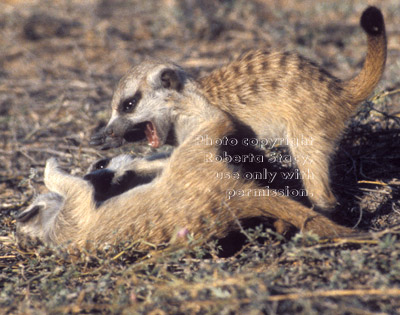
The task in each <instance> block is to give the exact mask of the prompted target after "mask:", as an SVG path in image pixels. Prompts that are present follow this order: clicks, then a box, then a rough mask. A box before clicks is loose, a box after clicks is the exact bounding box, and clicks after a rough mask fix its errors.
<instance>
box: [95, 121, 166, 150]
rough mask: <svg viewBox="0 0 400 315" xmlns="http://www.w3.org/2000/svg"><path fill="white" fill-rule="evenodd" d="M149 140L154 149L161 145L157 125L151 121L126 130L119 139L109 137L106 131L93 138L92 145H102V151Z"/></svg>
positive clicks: (112, 136) (113, 136)
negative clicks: (128, 143)
mask: <svg viewBox="0 0 400 315" xmlns="http://www.w3.org/2000/svg"><path fill="white" fill-rule="evenodd" d="M144 139H147V142H148V144H149V145H150V146H151V147H153V148H158V147H159V146H160V145H161V141H160V138H159V136H158V133H157V129H156V127H155V125H154V124H153V123H152V122H151V121H145V122H142V123H139V124H137V125H134V126H131V127H128V128H126V130H125V132H124V133H123V136H122V137H121V136H120V137H117V136H115V135H114V134H111V135H107V132H106V131H104V129H103V130H102V131H100V132H98V133H96V134H94V135H93V136H92V138H91V141H90V144H91V145H95V146H97V145H102V147H101V149H102V150H108V149H111V148H117V147H120V146H122V145H123V144H124V143H125V142H138V141H142V140H144Z"/></svg>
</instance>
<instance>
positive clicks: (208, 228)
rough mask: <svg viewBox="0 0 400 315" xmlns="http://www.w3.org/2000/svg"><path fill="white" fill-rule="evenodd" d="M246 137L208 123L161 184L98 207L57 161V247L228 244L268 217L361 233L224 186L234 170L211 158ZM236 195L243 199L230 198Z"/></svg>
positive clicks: (238, 186) (220, 123)
mask: <svg viewBox="0 0 400 315" xmlns="http://www.w3.org/2000/svg"><path fill="white" fill-rule="evenodd" d="M198 134H207V135H208V137H209V138H210V139H211V140H212V141H213V143H214V144H213V145H210V144H209V143H207V142H205V141H202V140H199V138H198V136H197V135H198ZM242 134H243V132H242V130H240V128H239V129H238V127H237V126H236V125H235V123H234V122H232V121H231V120H230V119H228V118H226V117H221V116H220V117H219V118H218V119H216V120H215V121H213V122H203V123H201V124H200V125H199V126H198V128H197V130H195V131H194V132H193V133H192V135H191V136H188V137H187V139H186V140H185V141H183V142H182V144H181V145H180V146H178V147H177V148H176V149H175V150H174V151H173V153H172V155H171V157H170V158H169V159H168V161H167V163H166V164H165V166H164V167H163V170H162V172H161V173H160V174H159V175H158V176H157V177H155V179H154V180H152V181H151V182H150V183H147V184H143V185H140V186H137V187H135V188H132V189H129V190H127V191H125V192H124V193H121V194H118V195H116V196H113V197H112V198H109V199H107V200H105V201H104V202H102V203H101V204H97V203H96V201H95V200H94V198H93V195H94V193H93V190H94V186H93V185H92V184H91V183H90V182H88V181H87V180H84V179H83V178H80V177H77V176H72V175H69V174H67V173H66V172H65V171H63V170H61V169H60V168H59V167H58V164H57V162H56V160H55V159H49V160H48V161H47V163H46V167H45V172H44V182H45V185H46V187H47V188H48V189H49V190H50V191H52V192H53V193H56V194H59V195H60V196H62V197H63V198H64V203H63V208H62V210H61V211H60V213H59V215H58V218H60V219H59V221H60V222H55V223H53V226H52V231H51V234H50V235H49V237H50V239H51V242H52V243H53V244H64V243H69V244H71V245H73V246H84V245H85V244H87V242H88V241H89V242H93V243H95V244H104V243H111V244H113V243H116V242H119V241H123V240H128V239H129V240H144V241H146V242H150V243H153V244H161V243H168V242H170V241H171V240H173V239H174V238H175V239H178V241H179V237H178V238H177V237H176V235H177V232H178V231H181V230H182V229H183V230H185V231H188V232H189V233H190V234H191V235H192V236H193V237H194V238H196V239H200V238H201V239H208V238H209V237H216V238H220V237H223V236H226V235H227V233H228V232H229V231H231V230H235V229H238V228H239V226H238V225H237V223H236V222H237V220H241V219H245V218H249V217H260V216H261V217H268V218H275V219H280V220H282V221H284V222H287V223H289V224H292V225H294V226H295V227H297V228H298V229H300V230H303V231H313V232H314V233H316V234H318V235H320V236H322V237H326V236H334V235H337V234H351V233H353V230H352V229H350V228H346V227H343V226H339V225H337V224H335V223H334V222H332V221H331V220H329V219H328V218H326V217H325V216H323V215H320V214H318V213H316V212H315V211H313V210H312V209H310V208H307V207H305V206H303V205H301V204H299V203H298V202H296V201H294V200H291V199H289V198H282V199H281V198H275V197H265V196H263V195H259V193H260V191H261V190H262V189H260V187H259V186H257V185H255V183H254V181H246V180H243V179H242V178H239V179H234V178H231V179H229V180H220V179H218V178H217V177H216V176H215V174H216V172H225V171H226V170H227V168H228V167H229V166H228V163H226V162H225V161H222V160H221V161H220V160H218V161H215V162H213V163H212V164H211V165H210V164H209V163H208V162H207V161H205V159H204V155H205V154H209V153H210V152H211V153H212V154H213V155H215V156H216V155H218V154H220V153H221V150H224V147H221V146H219V145H217V144H215V142H216V141H217V140H218V139H219V138H221V137H223V136H225V135H227V136H232V137H239V136H241V135H242ZM193 165H196V167H193ZM228 191H238V192H239V191H240V192H241V193H240V194H237V195H235V196H232V197H229V198H228V197H227V192H228ZM253 191H255V192H256V194H258V197H255V196H254V193H253ZM265 191H266V190H265ZM266 192H267V191H266ZM181 234H182V233H181Z"/></svg>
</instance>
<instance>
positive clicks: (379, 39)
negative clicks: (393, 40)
mask: <svg viewBox="0 0 400 315" xmlns="http://www.w3.org/2000/svg"><path fill="white" fill-rule="evenodd" d="M360 25H361V27H362V28H363V29H364V31H365V32H366V33H367V41H368V46H367V47H368V48H367V56H366V58H365V60H364V65H363V68H362V69H361V71H360V73H359V74H358V75H356V76H355V77H354V78H352V79H350V80H349V81H347V82H345V84H346V85H347V86H346V88H347V90H348V91H349V92H350V95H351V96H350V101H351V102H352V103H354V104H357V103H360V102H362V101H364V100H365V99H366V98H367V97H368V96H369V95H370V94H371V92H372V90H373V89H374V88H375V86H376V85H377V84H378V82H379V80H380V78H381V76H382V73H383V69H384V67H385V62H386V51H387V47H386V46H387V43H386V32H385V22H384V19H383V15H382V13H381V11H380V10H379V9H378V8H376V7H368V8H367V9H365V11H364V12H363V14H362V16H361V19H360Z"/></svg>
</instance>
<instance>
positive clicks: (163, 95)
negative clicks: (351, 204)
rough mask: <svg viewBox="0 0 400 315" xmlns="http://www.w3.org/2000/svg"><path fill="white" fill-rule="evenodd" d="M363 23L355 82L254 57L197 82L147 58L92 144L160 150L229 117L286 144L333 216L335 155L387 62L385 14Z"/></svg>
mask: <svg viewBox="0 0 400 315" xmlns="http://www.w3.org/2000/svg"><path fill="white" fill-rule="evenodd" d="M360 24H361V27H362V28H363V29H364V31H365V32H366V34H367V41H368V48H367V55H366V58H365V61H364V65H363V67H362V69H361V71H360V73H359V74H358V75H356V76H355V77H353V78H352V79H350V80H340V79H337V78H335V77H333V76H332V75H330V74H329V73H328V72H327V71H325V70H324V69H321V68H319V67H318V66H317V65H316V64H314V63H313V62H310V61H308V60H307V59H305V58H304V57H301V56H299V55H297V54H295V53H292V52H277V51H263V50H256V51H251V52H249V53H247V54H245V55H244V56H243V57H241V58H240V59H238V60H236V61H233V62H231V63H229V64H228V65H226V66H224V67H222V68H220V69H217V70H215V71H213V72H212V73H211V74H209V75H207V76H205V77H203V78H201V79H200V80H197V81H196V80H194V79H193V78H191V77H190V76H188V75H187V73H186V72H185V71H184V70H183V69H182V68H180V67H179V66H177V65H176V64H174V63H171V62H166V61H160V60H146V61H144V62H142V63H141V64H139V65H137V66H135V67H133V68H132V69H131V70H130V71H129V72H128V73H127V74H126V75H125V76H124V77H123V78H122V79H121V81H120V82H119V84H118V86H117V88H116V91H115V93H114V96H113V99H112V103H111V107H112V115H111V118H110V120H109V122H108V125H107V126H106V128H105V129H104V132H100V133H98V134H96V135H94V136H93V137H92V141H91V143H92V144H94V145H100V144H103V148H104V149H108V148H111V147H117V146H120V145H122V144H123V143H124V142H125V141H136V140H140V139H143V138H145V137H147V139H148V142H149V144H150V145H151V146H153V147H158V146H160V145H162V144H164V143H166V142H168V139H169V136H171V135H172V136H173V138H174V139H175V142H176V143H178V144H179V143H182V142H183V141H184V139H185V138H186V136H187V135H188V134H189V133H190V132H191V131H192V130H193V128H194V127H195V126H197V125H198V124H200V123H201V122H202V121H205V120H209V119H213V117H214V116H215V115H217V112H221V111H223V112H226V113H229V114H230V115H231V116H233V117H235V118H236V119H238V120H240V121H241V122H242V123H244V124H246V125H248V126H250V127H251V128H252V129H253V130H254V132H255V134H256V135H257V137H258V138H259V139H261V140H262V139H264V140H265V142H268V143H270V144H271V143H275V142H278V143H285V144H287V145H288V146H289V148H290V152H291V155H292V157H293V160H294V161H295V162H296V164H297V167H298V168H299V170H300V172H301V173H302V174H305V173H308V174H311V175H312V176H304V177H303V183H304V186H305V188H306V190H307V191H308V195H309V198H310V200H311V202H312V203H313V204H314V205H315V206H316V207H318V208H319V209H320V210H323V211H329V210H332V209H333V208H334V207H335V205H336V198H335V196H334V195H333V193H332V191H331V187H330V178H329V162H330V157H331V156H332V154H333V153H334V148H335V145H336V143H337V141H338V140H339V139H340V137H341V135H342V133H343V131H344V129H345V127H346V122H347V121H348V120H349V118H350V117H351V115H352V114H354V113H355V111H356V109H357V105H359V104H360V103H361V102H362V101H364V100H365V99H366V98H367V97H368V96H369V95H370V94H371V93H372V91H373V89H374V87H375V86H376V85H377V83H378V82H379V80H380V77H381V75H382V72H383V70H384V66H385V61H386V50H387V48H386V34H385V25H384V19H383V16H382V13H381V12H380V10H379V9H377V8H375V7H368V8H367V9H366V10H365V11H364V12H363V14H362V16H361V19H360ZM304 141H305V142H304Z"/></svg>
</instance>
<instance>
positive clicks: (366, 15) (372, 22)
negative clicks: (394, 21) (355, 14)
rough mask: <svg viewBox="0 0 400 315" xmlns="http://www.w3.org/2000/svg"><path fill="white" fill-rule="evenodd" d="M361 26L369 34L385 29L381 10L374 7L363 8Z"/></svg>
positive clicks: (376, 33)
mask: <svg viewBox="0 0 400 315" xmlns="http://www.w3.org/2000/svg"><path fill="white" fill-rule="evenodd" d="M360 24H361V27H362V28H363V29H364V30H365V32H367V34H369V35H375V36H376V35H380V34H382V33H383V32H384V31H385V24H384V21H383V15H382V12H381V10H379V9H378V8H376V7H368V8H367V9H365V11H364V12H363V14H362V16H361V20H360Z"/></svg>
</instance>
